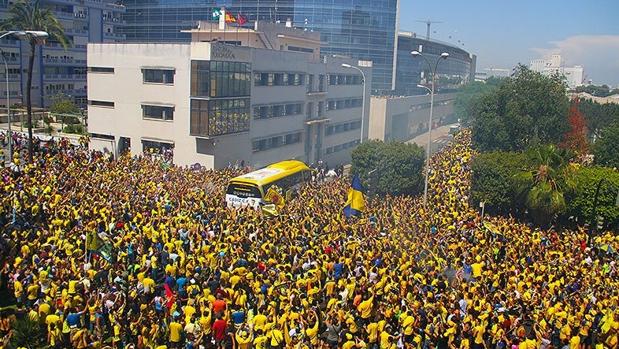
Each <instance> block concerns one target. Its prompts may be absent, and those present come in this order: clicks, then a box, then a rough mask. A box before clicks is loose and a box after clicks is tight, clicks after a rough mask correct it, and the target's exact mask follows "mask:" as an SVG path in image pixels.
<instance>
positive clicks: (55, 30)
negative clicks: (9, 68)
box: [0, 0, 69, 161]
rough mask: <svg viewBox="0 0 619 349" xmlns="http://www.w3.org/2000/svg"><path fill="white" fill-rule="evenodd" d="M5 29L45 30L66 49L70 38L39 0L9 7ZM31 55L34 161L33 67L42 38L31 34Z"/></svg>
mask: <svg viewBox="0 0 619 349" xmlns="http://www.w3.org/2000/svg"><path fill="white" fill-rule="evenodd" d="M0 27H1V28H2V29H4V30H21V31H26V30H32V31H45V32H47V33H48V34H49V38H50V39H51V40H53V41H57V42H59V43H60V44H61V45H62V46H63V47H64V48H65V49H66V48H67V47H68V45H69V39H68V38H67V36H66V35H65V33H64V27H63V26H62V24H61V23H60V21H59V20H58V18H56V16H55V15H54V13H53V12H52V11H51V10H50V9H47V8H43V7H41V4H40V1H39V0H34V1H29V0H18V1H17V2H15V3H14V4H13V5H11V7H10V8H9V15H8V17H7V18H6V19H5V20H4V21H3V22H2V23H1V24H0ZM27 40H28V43H29V44H30V57H29V60H28V80H27V82H26V107H27V110H28V155H29V158H30V161H32V96H31V90H32V69H33V67H34V56H35V53H36V47H37V45H40V44H42V43H43V42H42V41H41V39H40V38H37V37H34V36H29V37H28V39H27Z"/></svg>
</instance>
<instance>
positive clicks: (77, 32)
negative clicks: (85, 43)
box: [65, 28, 88, 36]
mask: <svg viewBox="0 0 619 349" xmlns="http://www.w3.org/2000/svg"><path fill="white" fill-rule="evenodd" d="M65 33H66V34H67V35H79V36H88V30H86V29H77V28H66V29H65Z"/></svg>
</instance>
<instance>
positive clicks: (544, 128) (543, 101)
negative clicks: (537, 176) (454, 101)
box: [470, 65, 569, 151]
mask: <svg viewBox="0 0 619 349" xmlns="http://www.w3.org/2000/svg"><path fill="white" fill-rule="evenodd" d="M565 91H566V85H565V83H564V82H563V80H562V79H561V78H560V77H559V76H556V75H555V76H551V77H547V76H544V75H542V74H540V73H537V72H533V71H531V70H530V69H528V68H527V67H525V66H522V65H521V66H519V67H518V68H516V71H515V73H514V74H513V76H511V77H509V78H505V79H503V80H502V81H501V83H500V85H499V87H498V88H497V89H496V90H493V91H491V92H489V93H486V94H484V95H483V96H482V97H481V98H480V99H479V100H478V101H477V103H475V106H474V107H473V108H471V110H470V114H471V118H472V129H473V141H474V143H475V145H476V146H477V148H479V149H480V150H483V151H488V150H503V151H519V150H524V149H527V148H528V147H530V146H533V145H537V144H557V143H559V141H560V140H561V138H562V136H563V134H564V133H565V132H566V131H567V130H568V129H569V125H568V123H567V111H568V107H569V100H568V98H567V96H566V94H565Z"/></svg>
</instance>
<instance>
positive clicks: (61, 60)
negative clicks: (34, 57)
mask: <svg viewBox="0 0 619 349" xmlns="http://www.w3.org/2000/svg"><path fill="white" fill-rule="evenodd" d="M44 61H45V63H52V64H82V63H86V60H85V59H74V58H53V57H46V58H44Z"/></svg>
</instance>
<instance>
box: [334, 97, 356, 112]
mask: <svg viewBox="0 0 619 349" xmlns="http://www.w3.org/2000/svg"><path fill="white" fill-rule="evenodd" d="M362 104H363V98H361V97H359V98H345V99H329V100H327V109H328V110H338V109H348V108H359V107H361V106H362Z"/></svg>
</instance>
